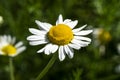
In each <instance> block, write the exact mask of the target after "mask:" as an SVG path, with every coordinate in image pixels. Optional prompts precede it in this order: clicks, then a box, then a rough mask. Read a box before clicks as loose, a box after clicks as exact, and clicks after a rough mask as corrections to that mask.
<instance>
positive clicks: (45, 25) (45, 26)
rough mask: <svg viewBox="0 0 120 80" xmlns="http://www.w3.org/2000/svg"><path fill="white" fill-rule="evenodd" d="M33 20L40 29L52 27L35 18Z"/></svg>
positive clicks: (46, 29)
mask: <svg viewBox="0 0 120 80" xmlns="http://www.w3.org/2000/svg"><path fill="white" fill-rule="evenodd" d="M35 22H36V24H37V25H38V26H39V27H40V29H43V30H45V31H49V29H50V28H51V27H52V25H51V24H49V23H45V22H40V21H38V20H35Z"/></svg>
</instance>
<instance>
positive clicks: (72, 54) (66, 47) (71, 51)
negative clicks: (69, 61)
mask: <svg viewBox="0 0 120 80" xmlns="http://www.w3.org/2000/svg"><path fill="white" fill-rule="evenodd" d="M64 49H65V52H66V54H67V55H68V57H69V58H73V56H74V51H73V49H72V48H70V47H68V46H67V45H65V46H64Z"/></svg>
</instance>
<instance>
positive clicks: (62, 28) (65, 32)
mask: <svg viewBox="0 0 120 80" xmlns="http://www.w3.org/2000/svg"><path fill="white" fill-rule="evenodd" d="M48 39H49V41H51V42H52V43H53V44H57V45H65V44H69V43H70V41H71V40H72V39H73V32H72V29H71V28H70V27H69V26H67V25H65V24H58V25H56V26H53V27H51V29H50V31H49V32H48Z"/></svg>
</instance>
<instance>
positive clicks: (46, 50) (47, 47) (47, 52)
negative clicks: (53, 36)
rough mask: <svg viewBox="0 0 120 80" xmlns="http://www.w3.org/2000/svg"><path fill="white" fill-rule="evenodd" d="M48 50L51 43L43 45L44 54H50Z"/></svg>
mask: <svg viewBox="0 0 120 80" xmlns="http://www.w3.org/2000/svg"><path fill="white" fill-rule="evenodd" d="M50 50H51V44H47V45H46V46H45V50H44V52H45V54H47V55H49V54H50Z"/></svg>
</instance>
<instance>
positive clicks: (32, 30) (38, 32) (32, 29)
mask: <svg viewBox="0 0 120 80" xmlns="http://www.w3.org/2000/svg"><path fill="white" fill-rule="evenodd" d="M29 31H30V32H31V33H32V34H36V35H43V34H46V33H47V32H46V31H43V30H38V29H34V28H29Z"/></svg>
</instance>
